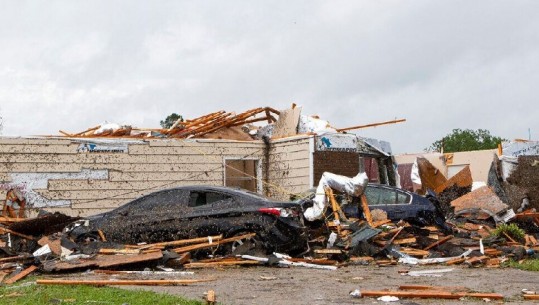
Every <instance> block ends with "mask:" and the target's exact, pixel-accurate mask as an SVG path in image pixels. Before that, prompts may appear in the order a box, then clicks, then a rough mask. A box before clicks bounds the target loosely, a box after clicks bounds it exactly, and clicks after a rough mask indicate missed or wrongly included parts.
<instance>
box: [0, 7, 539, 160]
mask: <svg viewBox="0 0 539 305" xmlns="http://www.w3.org/2000/svg"><path fill="white" fill-rule="evenodd" d="M5 6H6V7H5V9H3V10H2V11H1V12H0V17H1V18H0V43H1V44H2V46H3V48H1V49H0V105H1V106H2V108H1V109H0V111H1V115H2V116H3V117H4V131H3V133H4V134H6V135H28V134H56V133H57V131H58V130H59V129H62V130H67V131H78V130H84V129H86V128H88V127H92V126H94V125H97V124H99V123H100V122H102V121H104V120H108V121H116V122H120V123H124V122H125V123H131V124H134V125H137V126H144V127H157V126H158V123H159V120H161V119H163V118H164V117H165V116H166V115H168V114H170V113H171V112H179V113H182V114H183V115H184V116H185V117H195V116H199V115H202V114H205V113H208V112H212V111H216V110H220V109H226V110H235V111H243V110H246V109H248V108H252V107H257V106H264V105H270V106H274V107H276V108H284V107H288V106H289V105H290V103H291V102H296V103H298V104H301V105H303V106H304V108H303V109H304V112H305V113H306V114H319V115H320V116H322V117H323V118H326V119H328V120H329V121H330V122H331V123H333V124H334V125H335V126H337V127H346V126H352V125H359V124H366V123H371V122H377V121H385V120H389V119H393V118H395V117H398V118H400V117H404V118H407V119H408V122H407V123H404V124H399V125H392V126H384V127H378V128H374V129H365V130H360V131H357V133H358V134H360V135H365V136H369V137H375V138H380V139H385V140H388V141H390V142H392V144H393V147H394V150H395V151H397V152H415V151H419V150H421V149H423V148H424V147H426V146H428V145H429V144H430V143H431V142H433V141H435V140H436V139H439V138H440V137H442V136H443V135H445V134H447V133H448V132H450V131H451V129H453V128H485V129H489V130H491V132H492V133H493V134H496V135H500V136H503V137H506V138H515V137H523V136H524V135H526V134H527V129H528V128H531V129H532V132H533V130H539V126H537V123H536V120H534V118H536V117H537V114H538V113H537V110H536V107H535V106H534V105H535V103H534V101H533V100H534V98H535V95H536V94H535V83H537V81H538V79H539V75H538V72H537V71H538V69H537V68H538V58H537V55H535V54H539V53H538V51H539V45H538V44H539V39H538V38H539V37H538V35H539V18H538V17H539V16H538V15H539V3H537V2H535V1H474V2H470V1H413V2H401V1H293V2H291V1H272V2H263V1H259V2H258V1H192V2H187V1H152V2H145V1H123V2H122V1H120V2H106V1H103V2H95V1H93V2H82V1H80V2H79V1H57V2H41V3H40V2H24V3H22V2H21V3H19V2H13V3H10V4H9V5H5ZM21 114H24V117H25V118H26V119H27V120H25V121H20V120H17V119H14V118H16V117H18V116H20V115H21ZM28 122H31V124H29V123H28Z"/></svg>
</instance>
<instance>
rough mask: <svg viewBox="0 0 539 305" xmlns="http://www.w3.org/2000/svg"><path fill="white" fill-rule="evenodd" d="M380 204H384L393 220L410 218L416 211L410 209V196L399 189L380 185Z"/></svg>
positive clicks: (385, 209)
mask: <svg viewBox="0 0 539 305" xmlns="http://www.w3.org/2000/svg"><path fill="white" fill-rule="evenodd" d="M377 189H378V194H379V202H378V203H379V204H380V205H382V206H384V208H383V210H384V211H386V213H387V217H388V218H389V219H392V220H400V219H406V218H409V217H410V215H413V214H414V212H413V211H411V210H410V204H409V203H410V196H409V195H408V194H406V193H404V192H402V191H400V190H399V189H396V188H391V187H383V186H381V187H378V188H377Z"/></svg>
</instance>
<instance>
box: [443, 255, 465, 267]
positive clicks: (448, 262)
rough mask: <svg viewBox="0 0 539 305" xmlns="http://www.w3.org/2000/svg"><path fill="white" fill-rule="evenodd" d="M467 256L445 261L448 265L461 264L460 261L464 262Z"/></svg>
mask: <svg viewBox="0 0 539 305" xmlns="http://www.w3.org/2000/svg"><path fill="white" fill-rule="evenodd" d="M466 259H467V258H466V257H456V258H454V259H452V260H449V261H447V262H445V264H446V265H456V264H460V263H463V262H464V261H465V260H466Z"/></svg>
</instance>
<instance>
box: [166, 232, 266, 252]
mask: <svg viewBox="0 0 539 305" xmlns="http://www.w3.org/2000/svg"><path fill="white" fill-rule="evenodd" d="M254 236H256V233H249V234H244V235H240V236H234V237H230V238H225V239H221V240H218V241H216V242H211V243H210V242H207V243H202V244H196V245H190V246H185V247H181V248H175V249H172V251H174V252H176V253H185V252H191V251H193V250H199V249H205V248H211V247H215V246H219V245H222V244H226V243H229V242H233V241H238V240H242V239H247V238H251V237H254Z"/></svg>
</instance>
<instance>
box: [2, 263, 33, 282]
mask: <svg viewBox="0 0 539 305" xmlns="http://www.w3.org/2000/svg"><path fill="white" fill-rule="evenodd" d="M36 269H37V267H36V266H34V265H32V266H30V267H28V268H26V269H24V270H23V271H21V272H20V273H19V274H16V275H15V276H12V277H10V278H8V279H7V280H5V281H4V284H13V283H15V282H16V281H18V280H20V279H22V278H24V277H26V276H27V275H29V274H30V273H32V272H34V271H35V270H36Z"/></svg>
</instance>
